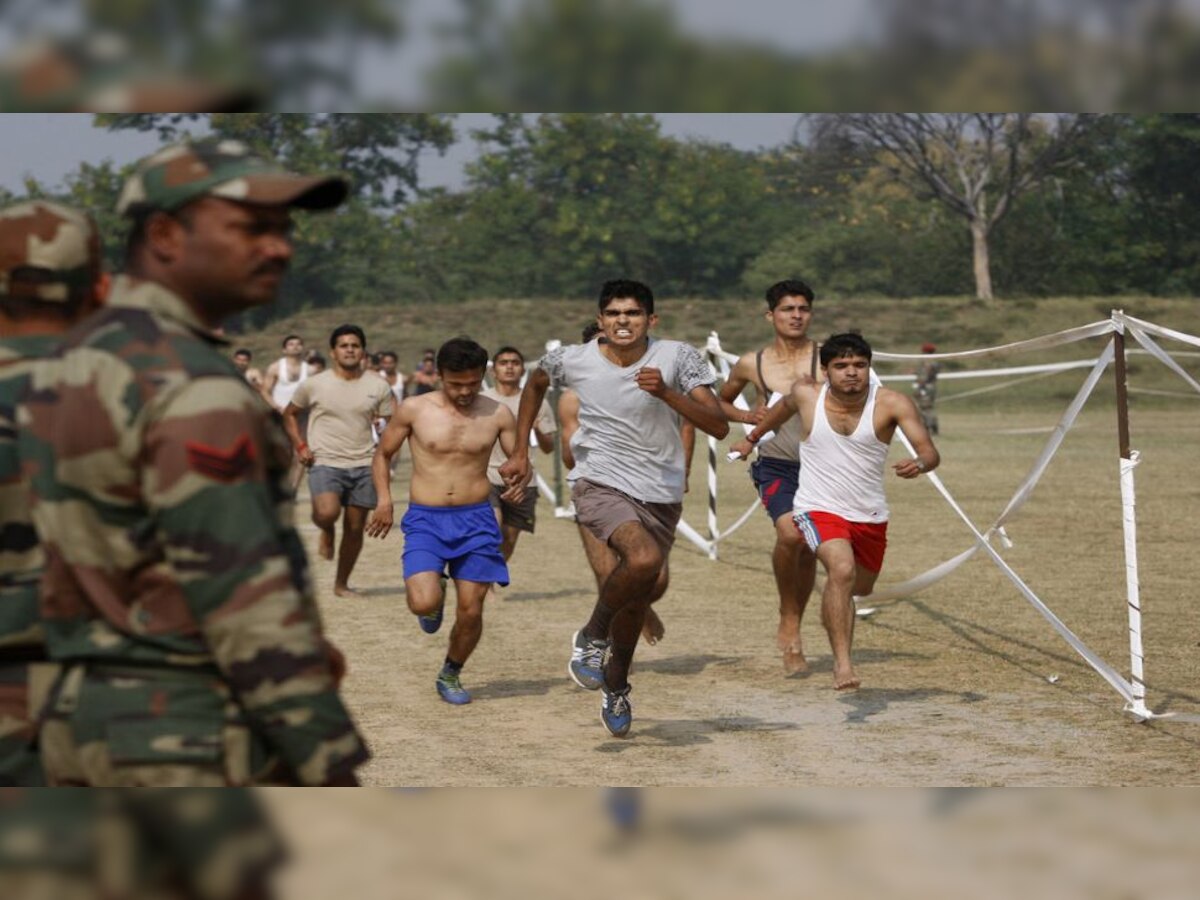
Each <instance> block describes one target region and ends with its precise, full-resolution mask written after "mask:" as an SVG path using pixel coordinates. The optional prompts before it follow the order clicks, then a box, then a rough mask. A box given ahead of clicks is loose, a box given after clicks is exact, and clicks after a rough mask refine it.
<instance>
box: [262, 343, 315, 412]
mask: <svg viewBox="0 0 1200 900" xmlns="http://www.w3.org/2000/svg"><path fill="white" fill-rule="evenodd" d="M287 362H288V361H287V357H286V356H284V357H281V358H280V360H279V377H278V378H276V379H275V387H273V388H272V389H271V399H272V400H274V401H275V405H276V406H277V407H279V408H280V409H283V408H284V407H286V406H287V405H288V404H289V403H291V402H292V395H293V394H295V393H296V388H298V387H300V382H302V381H303V380H304V379H305V378H307V377H308V363H306V362H301V363H300V376H299V377H298V378H297V379H296V380H295V381H288V364H287Z"/></svg>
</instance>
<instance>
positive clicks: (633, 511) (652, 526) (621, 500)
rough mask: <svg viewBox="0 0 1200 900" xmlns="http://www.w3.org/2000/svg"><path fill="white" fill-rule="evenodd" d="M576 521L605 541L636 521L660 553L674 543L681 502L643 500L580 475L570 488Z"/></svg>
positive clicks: (668, 551) (669, 550)
mask: <svg viewBox="0 0 1200 900" xmlns="http://www.w3.org/2000/svg"><path fill="white" fill-rule="evenodd" d="M571 500H572V501H573V502H574V504H575V520H576V521H577V522H578V523H579V524H580V525H582V526H583V527H584V528H586V529H587V530H588V531H590V532H591V533H592V534H594V535H595V536H596V539H597V540H599V541H603V542H604V543H606V544H607V543H608V539H609V538H610V537H612V533H613V532H614V531H616V530H617V528H619V527H620V526H621V525H624V524H625V523H626V522H637V523H639V524H640V525H641V526H642V527H643V528H645V529H646V531H647V532H649V534H650V537H651V538H653V539H654V543H656V544H657V545H658V548H659V549H660V550H662V552H663V556H666V555H667V554H668V553H670V552H671V547H672V546H673V545H674V544H675V526H676V525H678V524H679V517H680V516H681V515H683V504H682V503H643V502H642V501H641V500H638V499H636V498H634V497H630V496H629V495H628V494H626V493H624V492H623V491H618V490H617V489H616V488H612V487H609V486H608V485H605V484H597V483H596V482H594V481H588V480H587V479H586V478H581V479H579V481H577V482H575V487H574V488H572V489H571Z"/></svg>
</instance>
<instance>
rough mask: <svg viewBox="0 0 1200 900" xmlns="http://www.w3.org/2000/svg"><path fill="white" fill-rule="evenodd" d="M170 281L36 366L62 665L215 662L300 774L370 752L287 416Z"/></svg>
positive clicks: (44, 533) (26, 415)
mask: <svg viewBox="0 0 1200 900" xmlns="http://www.w3.org/2000/svg"><path fill="white" fill-rule="evenodd" d="M223 343H224V342H223V341H221V339H219V338H217V337H216V336H214V335H213V334H211V333H210V332H209V331H207V330H206V329H205V327H204V326H203V325H202V324H201V323H200V321H199V320H198V319H197V318H196V316H195V315H194V313H193V312H192V311H191V309H190V308H189V307H188V306H187V305H186V304H185V303H184V302H183V301H182V300H181V299H180V298H179V297H177V296H175V295H174V294H172V293H170V292H169V291H167V290H166V289H164V288H163V287H162V286H160V285H157V284H154V283H151V282H145V281H137V280H134V279H130V278H127V277H122V278H120V279H118V280H117V282H116V284H115V285H114V290H113V294H112V296H111V297H110V299H109V303H108V306H107V307H106V308H105V309H104V310H103V311H101V312H100V313H98V314H96V315H94V316H92V317H91V318H89V319H88V320H87V321H86V322H84V323H83V324H82V325H81V326H79V327H78V328H76V329H75V330H73V331H72V332H70V333H69V334H68V335H67V336H66V338H65V340H64V341H63V344H62V347H61V349H60V350H59V352H58V354H57V355H56V356H55V357H54V358H53V359H52V360H50V361H48V362H47V363H44V364H42V365H41V366H38V367H35V369H34V373H33V376H32V378H31V381H30V385H29V388H28V392H27V393H26V395H25V402H23V403H22V404H21V406H20V407H19V416H20V419H19V422H20V426H21V427H20V436H19V443H20V449H21V458H22V464H23V466H24V469H25V473H26V475H27V476H28V478H29V480H30V484H31V487H32V493H33V497H34V506H33V518H34V521H35V523H36V525H37V529H38V532H39V534H40V535H41V537H42V542H43V548H44V552H45V555H46V570H45V574H44V576H43V579H42V585H41V587H42V598H41V612H42V620H43V625H44V627H45V629H46V640H47V644H48V647H49V650H50V655H51V657H52V658H54V659H55V660H60V661H64V662H66V661H71V660H82V659H90V660H106V661H110V662H116V663H126V664H128V663H141V664H149V665H161V666H165V667H205V666H208V667H214V666H215V668H216V669H217V670H219V672H220V674H221V676H223V677H224V679H225V680H226V681H227V682H228V684H229V685H230V687H231V688H232V689H233V691H234V693H235V695H236V696H237V698H238V700H239V702H240V703H241V705H242V707H243V709H244V711H245V713H246V715H247V717H248V721H249V723H250V725H251V727H252V728H253V729H254V731H255V732H256V733H257V734H259V736H260V737H261V738H263V739H264V740H265V741H266V742H267V743H268V744H269V745H270V746H271V747H272V748H273V749H274V750H275V751H276V752H278V753H279V754H280V756H281V757H282V759H283V761H284V762H285V763H286V764H287V765H288V766H289V768H290V769H291V770H292V771H293V773H294V774H295V775H296V777H297V779H298V780H299V781H300V782H301V783H304V784H319V783H322V782H325V781H327V780H329V778H330V777H332V776H334V775H339V774H343V773H347V772H349V771H351V770H352V769H353V768H354V767H355V766H356V765H358V764H359V763H361V762H363V761H365V760H366V759H367V757H368V754H367V751H366V748H365V746H364V744H363V742H362V740H361V738H360V737H359V735H358V733H357V732H356V730H355V728H354V724H353V722H352V721H351V719H350V716H349V714H348V713H347V711H346V709H345V707H344V706H343V704H342V702H341V699H340V697H339V695H338V692H337V689H336V687H335V685H334V681H333V675H332V670H331V668H330V664H329V661H328V658H327V655H326V653H325V652H324V647H323V638H322V631H321V623H320V618H319V615H318V610H317V606H316V602H315V599H314V596H313V591H312V586H311V582H310V580H309V575H308V567H307V561H306V559H305V555H304V549H303V547H302V545H301V543H300V538H299V536H298V535H297V533H296V531H295V529H294V528H293V526H292V506H293V501H292V496H291V491H290V490H289V487H288V484H287V472H288V468H289V464H290V460H291V452H290V447H289V444H288V441H287V438H286V436H285V435H284V432H283V428H282V426H281V423H280V421H279V416H278V414H277V413H275V412H274V411H272V410H270V409H269V408H268V407H267V405H266V404H265V403H264V402H263V401H262V398H261V397H260V396H259V395H258V394H257V393H256V392H255V391H254V389H253V388H251V387H250V386H249V385H248V384H247V383H246V381H245V379H244V378H242V377H241V376H240V375H239V374H238V372H237V370H236V368H234V366H233V363H232V362H230V361H229V360H228V359H226V358H225V356H224V355H223V354H222V353H221V352H220V351H219V349H218V347H219V346H220V345H221V344H223Z"/></svg>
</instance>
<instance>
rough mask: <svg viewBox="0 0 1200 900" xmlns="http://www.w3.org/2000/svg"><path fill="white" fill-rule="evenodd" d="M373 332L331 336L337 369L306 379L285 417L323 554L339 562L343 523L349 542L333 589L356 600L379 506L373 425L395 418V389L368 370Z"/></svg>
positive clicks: (340, 331) (349, 329)
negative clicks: (367, 529)
mask: <svg viewBox="0 0 1200 900" xmlns="http://www.w3.org/2000/svg"><path fill="white" fill-rule="evenodd" d="M366 343H367V339H366V336H365V335H364V334H363V331H362V329H361V328H359V327H358V326H357V325H342V326H340V327H338V328H335V329H334V331H333V333H332V334H331V335H330V336H329V347H330V355H331V356H332V357H333V366H332V367H331V368H330V369H329V371H327V372H322V373H321V374H319V375H314V376H313V377H311V378H309V379H308V380H306V381H305V382H304V383H302V384H301V385H300V386H299V387H298V388H297V389H296V393H294V394H293V395H292V399H291V401H290V402H289V403H288V405H287V409H285V410H284V411H283V422H284V426H285V427H286V428H287V433H288V437H289V438H291V440H292V446H293V447H294V448H295V450H296V458H297V459H298V460H299V461H300V464H301V465H302V466H305V467H306V468H307V469H308V490H309V493H310V494H311V495H312V520H313V524H314V525H316V526H317V528H318V529H320V532H321V536H320V539H319V545H318V549H317V552H318V553H319V554H320V555H321V558H322V559H333V549H334V544H335V540H336V529H337V523H338V520H339V519H341V521H342V540H341V543H340V544H338V545H337V574H336V575H335V577H334V581H333V592H334V593H335V594H336V595H337V596H339V597H353V596H355V595H356V594H357V591H355V590H353V589H352V588H351V587H350V574H351V573H352V572H353V571H354V564H355V562H357V561H358V554H359V553H360V552H361V551H362V542H363V526H364V525H366V523H367V515H368V514H369V513H370V511H371V510H373V509H374V508H375V503H376V496H375V488H374V486H373V485H372V483H371V458H372V457H373V456H374V455H375V434H374V431H373V426H374V423H375V421H376V420H377V419H387V418H389V417H391V415H392V410H393V409H395V401H394V400H393V398H392V392H391V391H390V390H388V386H387V384H386V383H385V382H384V381H383V379H382V378H376V377H375V376H374V375H373V374H371V373H369V372H364V371H363V370H362V367H361V366H360V363H361V362H362V358H363V356H364V355H365V354H366ZM304 412H307V413H308V434H307V436H305V435H302V434H301V433H300V423H299V421H298V420H299V417H300V415H301V414H302V413H304Z"/></svg>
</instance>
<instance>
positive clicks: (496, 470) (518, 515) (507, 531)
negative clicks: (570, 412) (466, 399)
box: [480, 347, 558, 563]
mask: <svg viewBox="0 0 1200 900" xmlns="http://www.w3.org/2000/svg"><path fill="white" fill-rule="evenodd" d="M492 377H493V378H494V379H495V381H496V386H495V387H490V388H484V389H483V391H482V392H481V394H480V396H482V397H487V398H489V399H491V400H495V401H496V402H498V403H502V404H504V405H505V406H507V407H508V409H509V411H510V412H511V413H512V414H513V420H514V421H515V420H516V417H517V409H518V407H519V406H520V403H521V379H523V378H524V377H525V357H524V356H523V355H522V354H521V351H520V350H518V349H517V348H516V347H501V348H500V349H499V350H497V351H496V353H495V355H494V356H493V357H492ZM533 431H534V435H535V436H536V439H537V445H538V447H539V448H540V449H541V451H542V452H543V453H552V452H554V433H555V432H556V431H558V425H557V423H555V421H554V413H553V412H552V411H551V409H550V404H549V403H547V402H546V401H545V400H543V401H542V406H541V409H540V410H539V411H538V416H537V418H536V419H534V422H533ZM507 458H508V456H507V455H506V454H505V453H504V451H503V450H502V449H501V448H500V447H499V446H498V445H497V446H493V447H492V458H491V459H490V460H489V461H488V471H487V475H488V481H490V482H491V484H492V493H491V496H490V498H489V499H490V501H491V504H492V508H493V509H494V510H496V515H497V516H498V517H499V520H500V533H501V535H503V538H504V542H503V544H502V545H501V550H502V552H503V553H504V561H505V562H506V563H507V562H508V561H509V560H511V559H512V555H513V551H514V550H516V549H517V540H518V539H519V538H520V536H521V532H522V531H527V532H529V533H530V534H533V529H534V527H535V525H536V524H537V503H538V496H539V493H538V489H537V485H536V484H534V483H530V484H529V485H528V486H527V487H526V488H525V494H524V496H523V497H522V498H521V502H520V503H511V502H509V501H507V500H504V499H503V497H504V494H505V493H506V492H507V490H508V486H507V485H506V484H505V483H504V479H503V478H501V477H500V467H501V466H502V465H504V461H505V460H506V459H507Z"/></svg>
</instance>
